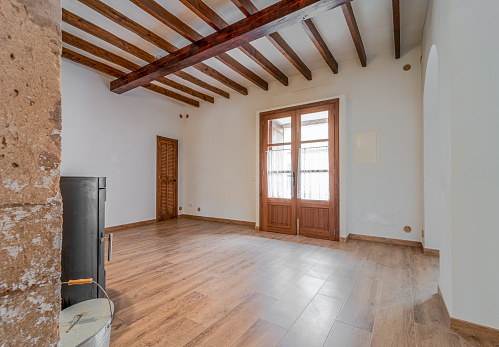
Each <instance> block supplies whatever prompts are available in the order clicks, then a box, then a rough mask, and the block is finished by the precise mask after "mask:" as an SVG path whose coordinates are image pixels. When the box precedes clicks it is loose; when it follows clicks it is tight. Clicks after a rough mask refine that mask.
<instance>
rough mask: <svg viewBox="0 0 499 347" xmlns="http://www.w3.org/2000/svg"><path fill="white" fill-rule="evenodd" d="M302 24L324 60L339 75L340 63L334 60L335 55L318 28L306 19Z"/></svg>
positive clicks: (310, 20)
mask: <svg viewBox="0 0 499 347" xmlns="http://www.w3.org/2000/svg"><path fill="white" fill-rule="evenodd" d="M301 24H302V26H303V29H305V32H306V33H307V35H308V37H310V40H312V42H313V43H314V45H315V47H316V48H317V50H318V51H319V53H320V54H321V55H322V58H324V60H325V61H326V63H327V65H328V66H329V67H330V68H331V70H332V71H333V73H335V74H337V73H338V62H337V61H336V59H334V57H333V54H332V53H331V51H330V50H329V48H328V47H327V45H326V42H325V41H324V39H323V38H322V36H321V34H320V33H319V30H317V28H316V27H315V24H314V22H312V19H310V18H309V19H306V20H304V21H303V22H301Z"/></svg>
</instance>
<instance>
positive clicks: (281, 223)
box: [260, 99, 339, 240]
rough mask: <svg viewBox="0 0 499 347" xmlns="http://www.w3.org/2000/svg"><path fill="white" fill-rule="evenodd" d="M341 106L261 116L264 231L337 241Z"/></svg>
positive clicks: (333, 102) (333, 103) (321, 104)
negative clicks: (339, 109) (339, 107)
mask: <svg viewBox="0 0 499 347" xmlns="http://www.w3.org/2000/svg"><path fill="white" fill-rule="evenodd" d="M338 114H339V112H338V100H337V99H335V100H328V101H323V102H318V103H313V104H307V105H302V106H297V107H292V108H286V109H282V110H276V111H271V112H265V113H262V114H261V115H260V121H261V122H260V124H261V127H260V168H261V180H260V182H261V184H260V197H261V199H260V219H261V221H260V225H261V227H262V229H263V230H265V231H274V232H281V233H286V234H292V235H297V234H299V235H304V236H309V237H316V238H323V239H329V240H339V170H338V169H339V167H338V164H339V151H338V148H339V132H338V130H339V129H338V128H339V124H338V123H339V121H338V119H339V117H338Z"/></svg>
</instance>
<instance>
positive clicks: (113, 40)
mask: <svg viewBox="0 0 499 347" xmlns="http://www.w3.org/2000/svg"><path fill="white" fill-rule="evenodd" d="M62 20H63V22H65V23H67V24H69V25H71V26H74V27H75V28H78V29H80V30H82V31H84V32H86V33H88V34H90V35H92V36H95V37H97V38H98V39H101V40H102V41H105V42H107V43H109V44H111V45H113V46H115V47H118V48H119V49H121V50H123V51H125V52H127V53H129V54H131V55H134V56H136V57H137V58H139V59H142V60H144V61H146V62H147V63H152V62H154V61H155V60H156V57H154V56H153V55H152V54H149V53H147V52H146V51H144V50H142V49H140V48H138V47H137V46H134V45H132V44H131V43H128V42H127V41H125V40H122V39H121V38H119V37H118V36H116V35H114V34H111V33H110V32H108V31H106V30H104V29H102V28H100V27H98V26H97V25H95V24H93V23H91V22H89V21H87V20H86V19H83V18H81V17H79V16H77V15H76V14H74V13H72V12H70V11H68V10H66V9H64V8H63V9H62ZM195 67H197V66H195ZM174 75H176V76H178V77H180V78H182V79H184V80H186V81H188V82H191V83H193V84H195V85H197V86H199V87H201V88H204V89H206V90H209V91H211V92H213V93H215V94H218V95H220V96H223V97H224V98H227V99H228V98H229V97H230V96H229V93H227V92H226V91H224V90H222V89H220V88H217V87H214V86H212V85H211V84H209V83H206V82H204V81H202V80H200V79H199V78H196V77H194V76H192V75H190V74H188V73H187V72H184V71H178V72H176V73H174Z"/></svg>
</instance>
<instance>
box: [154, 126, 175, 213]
mask: <svg viewBox="0 0 499 347" xmlns="http://www.w3.org/2000/svg"><path fill="white" fill-rule="evenodd" d="M161 141H167V142H172V143H174V144H175V154H174V160H175V178H174V179H175V199H174V207H175V211H174V213H173V218H178V140H176V139H170V138H168V137H163V136H159V135H158V136H157V137H156V221H159V219H160V217H161V212H160V208H161V199H160V195H161V191H160V189H161V185H160V182H159V179H160V176H161V173H160V170H161V169H160V162H161V156H160V152H161V151H160V144H161Z"/></svg>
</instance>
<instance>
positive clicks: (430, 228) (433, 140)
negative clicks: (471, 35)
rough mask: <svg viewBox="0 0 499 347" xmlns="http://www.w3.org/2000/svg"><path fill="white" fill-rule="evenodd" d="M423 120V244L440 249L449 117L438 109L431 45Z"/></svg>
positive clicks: (447, 217)
mask: <svg viewBox="0 0 499 347" xmlns="http://www.w3.org/2000/svg"><path fill="white" fill-rule="evenodd" d="M426 66H427V68H426V73H425V83H424V93H423V114H424V116H423V122H424V229H425V236H424V247H425V248H428V249H437V250H440V238H441V237H442V234H448V233H450V229H451V157H450V144H451V139H450V136H451V135H450V126H449V125H450V118H449V117H444V114H443V113H440V106H439V100H440V98H439V90H438V51H437V47H436V46H435V45H433V46H432V48H431V50H430V53H429V56H428V61H427V64H426Z"/></svg>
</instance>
